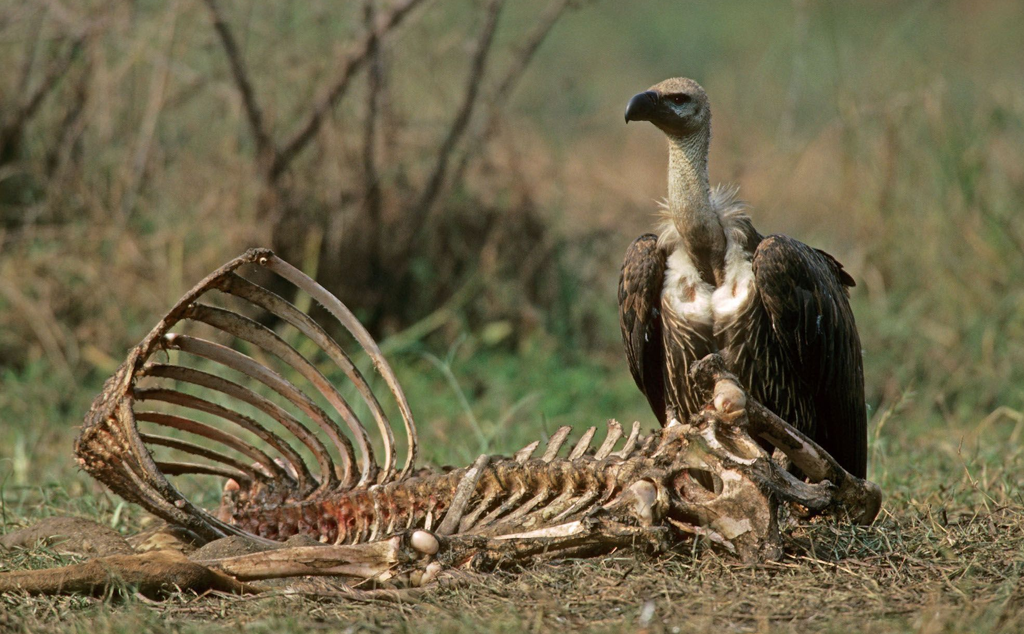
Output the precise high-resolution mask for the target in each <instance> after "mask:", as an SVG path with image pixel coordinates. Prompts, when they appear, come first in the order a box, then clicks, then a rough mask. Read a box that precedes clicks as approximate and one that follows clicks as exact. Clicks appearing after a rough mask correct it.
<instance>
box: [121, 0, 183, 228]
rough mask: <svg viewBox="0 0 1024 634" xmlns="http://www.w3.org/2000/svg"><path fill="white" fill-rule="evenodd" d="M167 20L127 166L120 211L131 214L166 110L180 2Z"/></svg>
mask: <svg viewBox="0 0 1024 634" xmlns="http://www.w3.org/2000/svg"><path fill="white" fill-rule="evenodd" d="M166 21H167V23H166V24H165V25H164V39H165V41H164V42H163V47H162V48H163V52H162V53H157V54H156V58H155V59H154V63H153V66H154V68H153V74H152V76H151V77H150V83H149V99H148V100H147V103H146V112H145V114H144V115H143V118H142V125H141V126H140V127H139V136H138V138H137V139H136V144H135V152H134V153H133V155H132V159H131V162H130V163H129V165H128V166H127V170H126V171H127V186H126V187H125V191H124V192H123V194H122V196H121V215H122V216H128V215H129V214H131V212H132V209H133V208H134V207H135V199H136V198H137V197H138V193H139V190H140V189H141V188H142V185H143V178H144V176H145V170H146V163H147V162H148V161H149V155H150V149H151V148H152V146H153V138H154V136H155V135H156V126H157V123H159V121H160V113H161V112H163V109H164V103H165V97H166V94H167V84H168V82H169V79H170V75H171V64H170V59H171V56H172V55H173V52H174V43H175V39H176V38H175V36H176V34H177V32H178V3H177V2H171V3H170V7H169V8H168V11H167V16H166Z"/></svg>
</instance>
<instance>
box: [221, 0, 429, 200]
mask: <svg viewBox="0 0 1024 634" xmlns="http://www.w3.org/2000/svg"><path fill="white" fill-rule="evenodd" d="M211 1H212V0H207V2H211ZM423 2H424V0H402V2H399V3H398V4H397V5H396V6H394V7H392V9H391V11H389V12H388V13H387V15H386V16H385V17H384V19H383V20H382V21H381V24H380V25H379V26H378V27H377V28H376V29H373V30H370V31H369V32H368V33H366V35H364V36H363V39H362V40H360V41H359V42H358V43H357V44H356V45H355V46H354V47H353V48H352V50H351V52H349V54H348V55H346V57H345V59H344V60H343V61H342V62H341V64H340V66H341V72H340V73H339V74H338V77H337V79H335V81H334V83H333V84H332V85H331V86H330V87H329V88H328V89H327V90H326V91H325V92H324V94H323V96H321V97H320V99H318V100H317V103H316V105H315V106H314V107H313V110H312V111H311V112H310V113H309V116H308V117H306V120H305V122H303V123H302V124H301V125H300V126H299V127H298V129H297V130H296V131H295V132H294V133H293V134H292V135H291V137H290V138H289V139H288V141H286V142H285V143H284V145H283V146H282V148H281V151H280V152H278V153H277V154H276V156H275V157H274V162H273V164H272V165H271V168H270V179H271V180H277V178H278V177H280V176H281V174H282V173H284V171H285V170H286V169H288V166H289V165H290V164H291V162H292V161H293V160H294V159H295V157H296V156H297V155H298V154H299V152H301V151H302V150H303V149H304V148H305V147H306V145H307V144H308V143H309V142H310V141H311V140H312V139H313V137H315V136H316V133H317V132H318V131H319V130H320V126H321V125H323V121H324V117H325V116H326V115H327V113H328V112H330V110H331V109H332V108H333V107H334V106H335V104H337V103H338V101H339V100H340V99H341V98H342V97H343V96H344V95H345V92H346V91H347V90H348V87H349V84H350V83H351V81H352V77H353V76H354V75H355V73H356V72H357V71H358V70H359V69H360V68H361V67H362V65H363V64H364V63H365V62H366V60H367V59H369V58H370V56H371V55H372V54H373V49H374V47H375V46H376V44H375V43H376V42H377V41H378V40H379V39H380V38H381V37H383V36H384V35H385V34H387V33H388V32H390V31H391V30H393V29H394V28H395V27H397V26H398V25H399V24H401V23H402V21H403V20H404V19H405V18H406V17H407V16H408V15H409V13H410V12H411V11H412V10H413V9H415V8H416V7H417V6H419V5H420V4H422V3H423Z"/></svg>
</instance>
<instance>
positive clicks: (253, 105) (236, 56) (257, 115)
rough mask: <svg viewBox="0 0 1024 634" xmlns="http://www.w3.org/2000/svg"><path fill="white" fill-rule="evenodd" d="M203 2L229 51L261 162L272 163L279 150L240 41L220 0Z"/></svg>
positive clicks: (230, 62) (225, 47)
mask: <svg viewBox="0 0 1024 634" xmlns="http://www.w3.org/2000/svg"><path fill="white" fill-rule="evenodd" d="M203 1H204V2H205V3H206V6H207V7H208V8H209V9H210V13H211V14H212V15H213V28H214V29H215V30H216V31H217V35H218V37H220V41H221V45H222V46H223V47H224V53H225V54H227V56H228V63H229V64H230V65H231V75H232V77H233V78H234V80H235V85H236V86H237V87H238V92H240V93H241V95H242V104H243V106H244V107H245V116H246V118H247V119H248V120H249V128H250V129H251V130H252V135H253V138H254V139H255V141H256V152H257V154H258V155H259V157H260V160H261V161H266V162H267V163H266V164H267V165H270V164H272V163H273V162H274V161H276V159H277V156H278V154H279V153H278V152H277V150H276V149H275V148H274V147H273V141H272V140H271V137H270V132H269V131H268V130H267V127H266V124H265V123H264V121H263V113H262V111H260V106H259V104H258V103H257V102H256V92H255V90H253V87H252V81H251V80H250V79H249V71H248V69H247V68H246V66H245V60H243V59H242V53H241V51H240V50H239V48H238V43H237V42H236V41H235V36H234V34H232V32H231V29H230V27H228V23H227V21H226V20H225V19H224V14H223V13H221V10H220V7H219V6H218V5H217V0H203Z"/></svg>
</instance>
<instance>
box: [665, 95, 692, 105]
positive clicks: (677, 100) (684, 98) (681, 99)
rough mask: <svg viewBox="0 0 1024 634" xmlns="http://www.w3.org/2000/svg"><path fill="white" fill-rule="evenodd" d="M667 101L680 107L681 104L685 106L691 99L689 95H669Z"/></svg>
mask: <svg viewBox="0 0 1024 634" xmlns="http://www.w3.org/2000/svg"><path fill="white" fill-rule="evenodd" d="M668 100H669V101H671V102H672V103H674V104H676V105H677V106H681V105H683V104H687V103H690V102H691V101H693V97H691V96H690V95H686V94H681V93H680V94H677V95H669V96H668Z"/></svg>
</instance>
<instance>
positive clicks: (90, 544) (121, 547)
mask: <svg viewBox="0 0 1024 634" xmlns="http://www.w3.org/2000/svg"><path fill="white" fill-rule="evenodd" d="M38 544H42V545H44V546H48V547H50V548H52V549H53V550H55V551H57V552H58V553H61V554H70V555H85V556H88V557H104V556H107V555H129V554H131V553H133V552H135V550H134V549H133V548H132V546H131V544H129V543H128V542H127V541H126V540H125V538H124V537H122V536H121V534H120V533H118V532H117V531H115V530H114V529H112V528H110V527H109V526H104V525H103V524H98V523H96V522H94V521H92V520H87V519H82V518H80V517H63V516H61V517H48V518H46V519H44V520H41V521H39V522H36V523H35V524H33V525H32V526H29V527H28V528H23V529H21V530H16V531H13V532H10V533H7V534H6V535H3V536H0V547H3V548H35V547H36V546H37V545H38Z"/></svg>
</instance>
